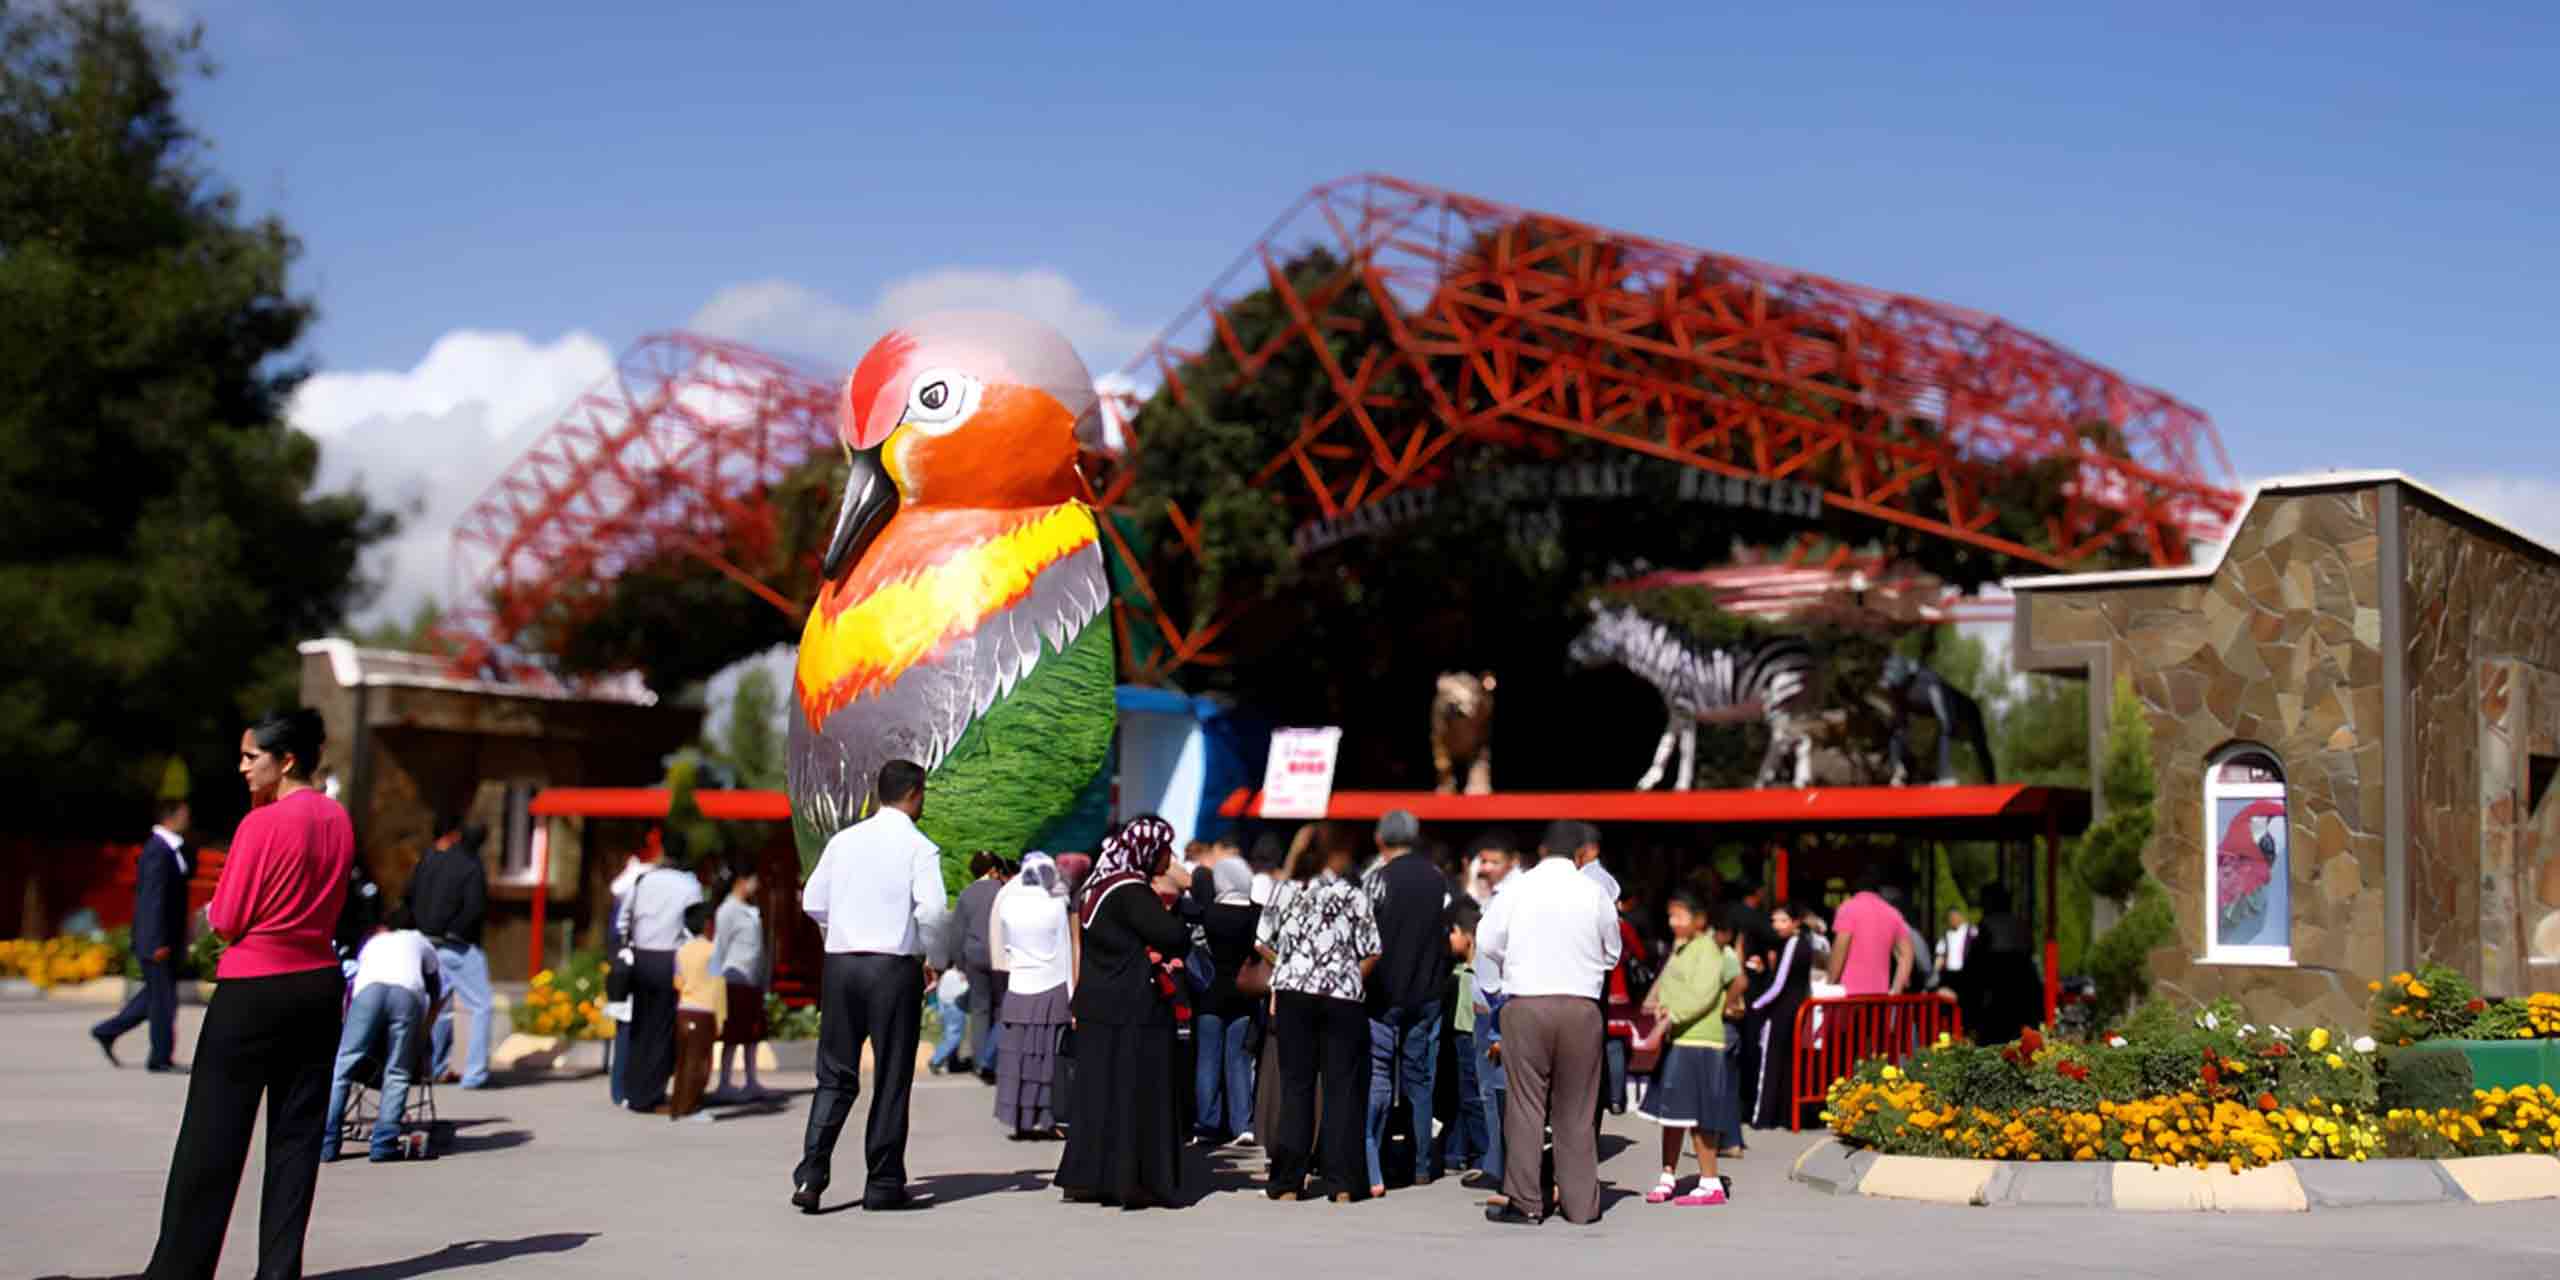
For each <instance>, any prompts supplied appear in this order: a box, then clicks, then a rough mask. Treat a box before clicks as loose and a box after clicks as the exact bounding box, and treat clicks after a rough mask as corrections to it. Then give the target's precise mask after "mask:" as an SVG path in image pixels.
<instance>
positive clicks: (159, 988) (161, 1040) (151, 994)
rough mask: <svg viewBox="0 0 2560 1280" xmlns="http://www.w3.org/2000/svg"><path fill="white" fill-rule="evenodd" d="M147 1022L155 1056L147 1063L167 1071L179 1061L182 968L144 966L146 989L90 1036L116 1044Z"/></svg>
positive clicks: (163, 964) (145, 1061) (170, 964)
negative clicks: (172, 1064) (179, 977)
mask: <svg viewBox="0 0 2560 1280" xmlns="http://www.w3.org/2000/svg"><path fill="white" fill-rule="evenodd" d="M145 1021H148V1022H149V1023H150V1024H151V1056H150V1057H148V1058H145V1059H143V1065H144V1066H148V1067H165V1066H168V1065H170V1064H171V1063H172V1062H175V1061H176V1060H177V1054H178V967H177V965H176V964H175V963H173V962H170V961H165V960H164V961H160V962H158V963H156V964H155V963H153V962H152V961H149V960H145V961H143V962H142V989H141V990H139V991H136V992H134V993H133V998H132V999H130V1000H127V1001H125V1002H124V1008H123V1009H121V1010H119V1011H117V1013H116V1016H114V1017H112V1018H109V1019H107V1020H106V1021H104V1022H101V1023H99V1024H98V1025H96V1026H94V1027H91V1028H89V1034H91V1035H93V1036H96V1037H98V1038H99V1039H101V1040H113V1039H115V1038H116V1037H118V1036H120V1035H123V1034H124V1033H125V1032H128V1031H131V1030H133V1029H134V1028H135V1027H137V1026H140V1025H142V1024H143V1023H144V1022H145Z"/></svg>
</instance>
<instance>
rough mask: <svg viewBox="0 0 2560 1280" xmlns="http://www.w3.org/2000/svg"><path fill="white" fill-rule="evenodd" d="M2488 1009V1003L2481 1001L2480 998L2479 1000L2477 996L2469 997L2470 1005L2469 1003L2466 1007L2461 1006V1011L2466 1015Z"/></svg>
mask: <svg viewBox="0 0 2560 1280" xmlns="http://www.w3.org/2000/svg"><path fill="white" fill-rule="evenodd" d="M2488 1007H2489V1002H2488V1001H2486V1000H2483V999H2481V998H2480V997H2478V996H2473V997H2471V1003H2469V1004H2466V1005H2464V1006H2462V1008H2463V1010H2464V1011H2465V1012H2467V1013H2478V1012H2480V1011H2481V1010H2483V1009H2486V1008H2488Z"/></svg>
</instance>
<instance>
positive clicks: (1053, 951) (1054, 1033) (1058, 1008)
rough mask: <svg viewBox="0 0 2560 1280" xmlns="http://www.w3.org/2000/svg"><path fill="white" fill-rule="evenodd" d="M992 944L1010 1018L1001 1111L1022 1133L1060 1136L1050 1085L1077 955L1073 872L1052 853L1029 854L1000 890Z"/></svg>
mask: <svg viewBox="0 0 2560 1280" xmlns="http://www.w3.org/2000/svg"><path fill="white" fill-rule="evenodd" d="M992 916H993V918H992V920H991V921H990V922H989V924H988V928H987V951H988V955H989V958H990V959H991V960H992V961H993V962H994V964H995V969H996V972H998V973H1001V974H1004V975H1006V985H1005V994H1004V1005H1003V1007H1002V1008H1000V1009H998V1010H997V1011H996V1018H997V1021H999V1022H1001V1023H1002V1024H1003V1025H1004V1031H1003V1034H1002V1036H1001V1037H1000V1043H1002V1044H1003V1045H1004V1047H1005V1052H1003V1053H1000V1054H998V1055H996V1119H997V1121H998V1122H1000V1123H1002V1124H1004V1125H1006V1126H1007V1127H1009V1128H1010V1129H1011V1130H1012V1131H1013V1136H1014V1138H1015V1139H1016V1140H1022V1139H1029V1138H1039V1137H1056V1136H1059V1131H1058V1122H1057V1117H1056V1114H1055V1111H1054V1108H1053V1103H1052V1097H1051V1090H1052V1087H1053V1086H1054V1085H1055V1084H1056V1083H1057V1071H1058V1041H1059V1039H1060V1038H1061V1037H1063V1036H1065V1035H1066V1031H1067V1018H1068V1012H1067V1010H1068V1000H1069V998H1070V997H1071V996H1072V994H1073V993H1074V989H1075V983H1074V967H1075V955H1074V948H1073V943H1072V939H1071V938H1070V936H1069V934H1068V930H1067V879H1066V877H1065V876H1064V875H1061V874H1060V873H1059V871H1058V864H1057V861H1056V860H1055V859H1053V858H1051V857H1050V856H1049V855H1048V854H1045V853H1026V854H1024V855H1022V871H1021V873H1020V874H1018V875H1016V876H1014V878H1013V879H1011V880H1009V881H1007V882H1006V883H1005V886H1004V888H1003V889H1001V890H999V891H997V893H996V900H995V908H994V911H993V912H992Z"/></svg>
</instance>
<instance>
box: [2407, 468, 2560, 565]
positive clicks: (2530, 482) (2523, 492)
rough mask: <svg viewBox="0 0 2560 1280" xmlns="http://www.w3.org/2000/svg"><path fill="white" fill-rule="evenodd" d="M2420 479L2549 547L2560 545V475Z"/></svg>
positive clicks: (2474, 474)
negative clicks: (2556, 476)
mask: <svg viewBox="0 0 2560 1280" xmlns="http://www.w3.org/2000/svg"><path fill="white" fill-rule="evenodd" d="M2417 479H2418V480H2419V481H2420V482H2421V483H2424V484H2426V485H2427V486H2428V487H2430V488H2432V489H2435V490H2436V491H2437V492H2439V493H2442V494H2443V495H2444V496H2446V497H2448V498H2451V499H2453V500H2454V501H2456V502H2459V503H2461V504H2462V505H2464V506H2466V507H2469V508H2471V509H2472V510H2474V511H2477V512H2479V513H2480V514H2482V515H2484V516H2487V517H2489V518H2490V519H2492V520H2495V521H2497V522H2499V523H2500V524H2503V525H2506V526H2507V527H2508V528H2510V529H2513V530H2515V531H2516V532H2518V533H2521V534H2523V535H2524V536H2526V537H2528V538H2531V539H2533V540H2534V541H2536V542H2539V543H2541V544H2542V545H2544V546H2546V547H2555V548H2560V478H2553V477H2548V476H2522V475H2493V474H2487V473H2480V472H2473V473H2468V474H2457V475H2452V476H2447V477H2445V478H2444V479H2442V480H2436V479H2432V478H2430V477H2427V476H2419V477H2417Z"/></svg>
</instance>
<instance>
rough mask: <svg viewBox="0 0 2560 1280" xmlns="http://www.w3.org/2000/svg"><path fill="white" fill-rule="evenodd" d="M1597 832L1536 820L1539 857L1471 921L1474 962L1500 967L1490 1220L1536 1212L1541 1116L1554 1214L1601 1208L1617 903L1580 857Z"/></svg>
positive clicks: (1586, 857)
mask: <svg viewBox="0 0 2560 1280" xmlns="http://www.w3.org/2000/svg"><path fill="white" fill-rule="evenodd" d="M1599 847H1600V833H1599V832H1598V831H1597V830H1595V829H1593V828H1592V826H1591V825H1590V824H1589V823H1586V822H1572V821H1565V822H1558V823H1555V824H1554V825H1552V826H1550V827H1549V828H1548V829H1547V836H1546V839H1545V840H1544V841H1543V842H1542V843H1541V849H1540V852H1541V854H1542V855H1543V856H1542V857H1541V858H1540V860H1539V862H1538V865H1537V866H1535V867H1533V868H1531V869H1530V870H1529V871H1527V872H1525V873H1522V874H1519V875H1517V876H1514V877H1511V878H1512V879H1514V880H1516V881H1517V883H1514V884H1511V885H1509V886H1508V887H1507V888H1506V889H1504V890H1502V891H1501V892H1498V893H1497V894H1496V895H1495V896H1494V900H1493V906H1492V907H1491V908H1490V909H1488V910H1487V911H1486V912H1485V916H1484V922H1483V924H1482V925H1481V926H1480V928H1479V929H1478V931H1477V933H1476V955H1477V956H1478V958H1479V959H1478V963H1479V965H1481V964H1482V963H1483V962H1484V959H1485V958H1487V957H1489V958H1490V959H1491V961H1492V963H1493V965H1494V966H1495V967H1496V968H1497V969H1498V970H1499V971H1500V974H1501V983H1502V1010H1501V1013H1500V1015H1499V1017H1500V1022H1501V1031H1502V1065H1503V1070H1504V1073H1505V1074H1506V1075H1507V1076H1508V1077H1509V1081H1508V1087H1507V1088H1506V1089H1505V1091H1504V1102H1503V1134H1502V1145H1503V1152H1504V1160H1503V1176H1502V1192H1503V1197H1504V1200H1505V1201H1506V1203H1504V1204H1501V1205H1497V1206H1494V1207H1491V1208H1488V1209H1486V1210H1485V1218H1486V1220H1487V1221H1490V1222H1498V1223H1514V1224H1524V1225H1525V1224H1534V1223H1536V1222H1538V1221H1540V1220H1541V1219H1542V1218H1543V1217H1544V1216H1545V1209H1546V1179H1545V1178H1544V1177H1543V1176H1542V1173H1543V1170H1542V1168H1541V1165H1542V1163H1543V1162H1542V1160H1541V1157H1542V1155H1543V1154H1544V1151H1545V1146H1546V1143H1545V1137H1546V1133H1547V1130H1548V1127H1549V1125H1550V1122H1552V1124H1553V1127H1554V1130H1555V1149H1556V1155H1555V1160H1556V1186H1557V1189H1558V1196H1559V1199H1560V1201H1561V1206H1560V1207H1561V1208H1562V1210H1563V1213H1564V1217H1565V1220H1566V1221H1568V1222H1573V1223H1591V1222H1597V1221H1599V1218H1600V1150H1599V1141H1600V1131H1599V1114H1600V1070H1601V1046H1600V1042H1601V1039H1602V1038H1603V1035H1604V1033H1605V1030H1606V1023H1605V1022H1604V1021H1603V1019H1602V1017H1601V1010H1600V998H1601V994H1602V992H1604V991H1605V990H1606V989H1607V985H1608V981H1609V971H1610V970H1611V969H1613V968H1616V967H1617V964H1618V951H1619V941H1618V904H1616V903H1615V902H1612V901H1610V900H1609V895H1608V893H1607V891H1605V890H1603V889H1602V888H1601V887H1600V886H1599V885H1598V884H1597V883H1595V882H1594V881H1593V880H1592V879H1591V877H1589V876H1587V875H1584V874H1582V871H1581V868H1580V865H1579V864H1582V863H1587V862H1589V861H1591V855H1596V854H1597V852H1598V850H1599Z"/></svg>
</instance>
